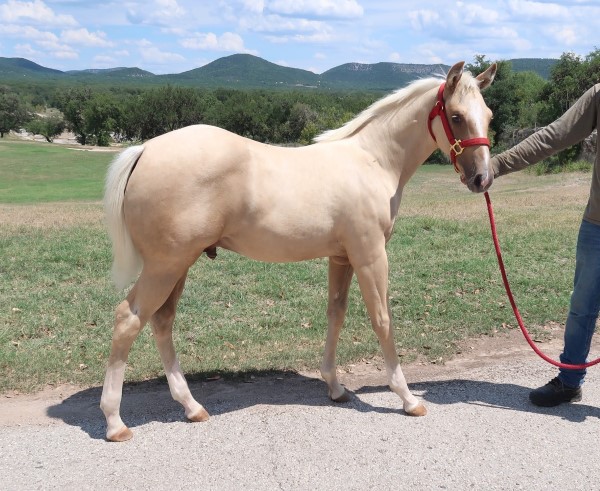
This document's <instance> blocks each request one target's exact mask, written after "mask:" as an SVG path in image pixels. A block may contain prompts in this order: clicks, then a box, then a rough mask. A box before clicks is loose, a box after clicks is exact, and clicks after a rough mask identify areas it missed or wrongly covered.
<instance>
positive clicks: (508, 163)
mask: <svg viewBox="0 0 600 491" xmlns="http://www.w3.org/2000/svg"><path fill="white" fill-rule="evenodd" d="M599 105H600V84H597V85H594V86H593V87H592V88H591V89H589V90H588V91H587V92H586V93H585V94H583V95H582V96H581V97H580V98H579V99H578V100H577V102H576V103H575V104H573V105H572V106H571V108H570V109H569V110H568V111H567V112H565V113H564V114H563V115H562V116H561V117H560V118H558V119H557V120H556V121H554V122H553V123H551V124H549V125H548V126H546V127H545V128H542V129H541V130H539V131H537V132H536V133H534V134H532V135H530V136H529V137H527V138H526V139H525V140H523V141H522V142H520V143H518V144H517V145H515V146H514V147H512V148H511V149H509V150H506V151H505V152H502V153H501V154H498V155H496V156H494V157H492V160H491V164H492V168H493V169H494V177H498V176H502V175H504V174H508V173H510V172H515V171H518V170H521V169H524V168H525V167H529V166H530V165H533V164H536V163H537V162H539V161H540V160H543V159H545V158H547V157H550V156H551V155H554V154H555V153H557V152H560V151H561V150H564V149H565V148H568V147H570V146H572V145H575V144H576V143H579V142H580V141H582V140H584V139H585V138H587V137H588V136H589V135H590V133H591V132H592V131H593V130H594V128H595V127H596V124H597V120H598V106H599Z"/></svg>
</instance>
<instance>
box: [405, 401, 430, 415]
mask: <svg viewBox="0 0 600 491" xmlns="http://www.w3.org/2000/svg"><path fill="white" fill-rule="evenodd" d="M404 411H405V412H406V414H408V415H409V416H425V415H426V414H427V408H426V407H425V406H424V405H423V404H421V403H419V404H418V405H417V406H415V407H414V408H413V409H410V410H406V409H405V410H404Z"/></svg>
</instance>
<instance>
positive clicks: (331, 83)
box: [0, 54, 558, 91]
mask: <svg viewBox="0 0 600 491" xmlns="http://www.w3.org/2000/svg"><path fill="white" fill-rule="evenodd" d="M509 61H511V62H512V67H513V70H515V71H533V72H535V73H538V74H539V75H541V76H542V77H543V78H546V79H547V78H548V77H549V74H550V70H551V68H552V66H553V65H554V64H555V63H556V62H557V61H558V60H555V59H542V58H522V59H515V60H509ZM449 68H450V67H449V66H448V65H441V64H439V65H436V64H431V65H427V64H407V63H384V62H382V63H374V64H364V63H346V64H344V65H340V66H337V67H334V68H332V69H330V70H327V71H326V72H324V73H322V74H320V75H317V74H316V73H313V72H310V71H308V70H301V69H299V68H290V67H285V66H281V65H277V64H275V63H271V62H269V61H267V60H264V59H262V58H259V57H257V56H252V55H248V54H236V55H231V56H226V57H223V58H219V59H217V60H215V61H213V62H212V63H209V64H207V65H205V66H203V67H200V68H195V69H194V70H189V71H187V72H182V73H179V74H170V75H155V74H153V73H151V72H148V71H145V70H141V69H140V68H125V67H120V68H108V69H89V70H71V71H67V72H62V71H60V70H54V69H52V68H46V67H43V66H41V65H38V64H37V63H34V62H32V61H29V60H26V59H24V58H2V57H0V84H15V83H16V84H21V83H25V84H36V83H54V84H59V85H80V84H86V85H115V84H119V85H127V86H157V85H166V84H172V85H181V86H187V87H210V88H215V87H225V88H237V89H256V88H264V89H275V88H285V89H290V88H321V89H330V90H381V91H387V90H393V89H397V88H400V87H403V86H405V85H406V84H407V83H409V82H411V81H413V80H415V79H417V78H423V77H429V76H432V75H434V74H442V73H445V72H446V71H447V70H448V69H449Z"/></svg>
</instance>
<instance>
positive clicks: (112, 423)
mask: <svg viewBox="0 0 600 491" xmlns="http://www.w3.org/2000/svg"><path fill="white" fill-rule="evenodd" d="M184 271H185V270H184ZM182 273H183V272H182V271H179V272H177V273H173V272H164V271H161V270H160V269H157V270H152V269H151V268H150V267H149V266H148V265H147V264H144V269H143V270H142V273H141V275H140V278H139V279H138V281H137V283H136V284H135V285H134V287H133V288H132V290H131V291H130V292H129V295H127V298H126V299H125V300H124V301H123V302H121V304H120V305H119V306H118V307H117V310H116V313H115V325H114V331H113V338H112V344H111V350H110V357H109V360H108V367H107V369H106V376H105V378H104V387H103V389H102V397H101V399H100V408H101V409H102V412H103V413H104V416H105V417H106V425H107V429H106V438H107V440H111V441H125V440H129V439H130V438H131V437H132V436H133V434H132V433H131V430H130V429H129V428H127V426H125V424H124V423H123V420H122V419H121V416H120V406H121V397H122V393H123V380H124V376H125V367H126V364H127V357H128V356H129V351H130V349H131V345H132V344H133V342H134V341H135V339H136V338H137V336H138V334H139V333H140V331H141V329H142V327H144V325H145V324H146V322H147V321H148V319H149V318H150V317H151V316H152V315H153V314H154V312H156V310H158V308H159V307H160V306H161V305H163V304H164V303H165V301H166V300H167V298H168V297H169V295H170V294H171V292H172V291H173V288H174V286H175V284H176V283H177V281H178V280H179V278H180V277H181V275H182Z"/></svg>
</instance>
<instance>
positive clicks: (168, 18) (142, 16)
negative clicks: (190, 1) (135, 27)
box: [126, 0, 187, 25]
mask: <svg viewBox="0 0 600 491" xmlns="http://www.w3.org/2000/svg"><path fill="white" fill-rule="evenodd" d="M186 13H187V12H186V10H185V9H184V8H183V7H181V6H180V5H179V4H178V3H177V0H154V1H153V2H152V3H151V4H150V5H148V4H140V5H139V6H136V5H134V6H131V7H130V8H129V9H128V10H127V13H126V16H127V20H128V21H129V22H131V23H132V24H155V25H169V23H170V22H172V21H173V20H176V19H181V18H183V17H185V15H186Z"/></svg>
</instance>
